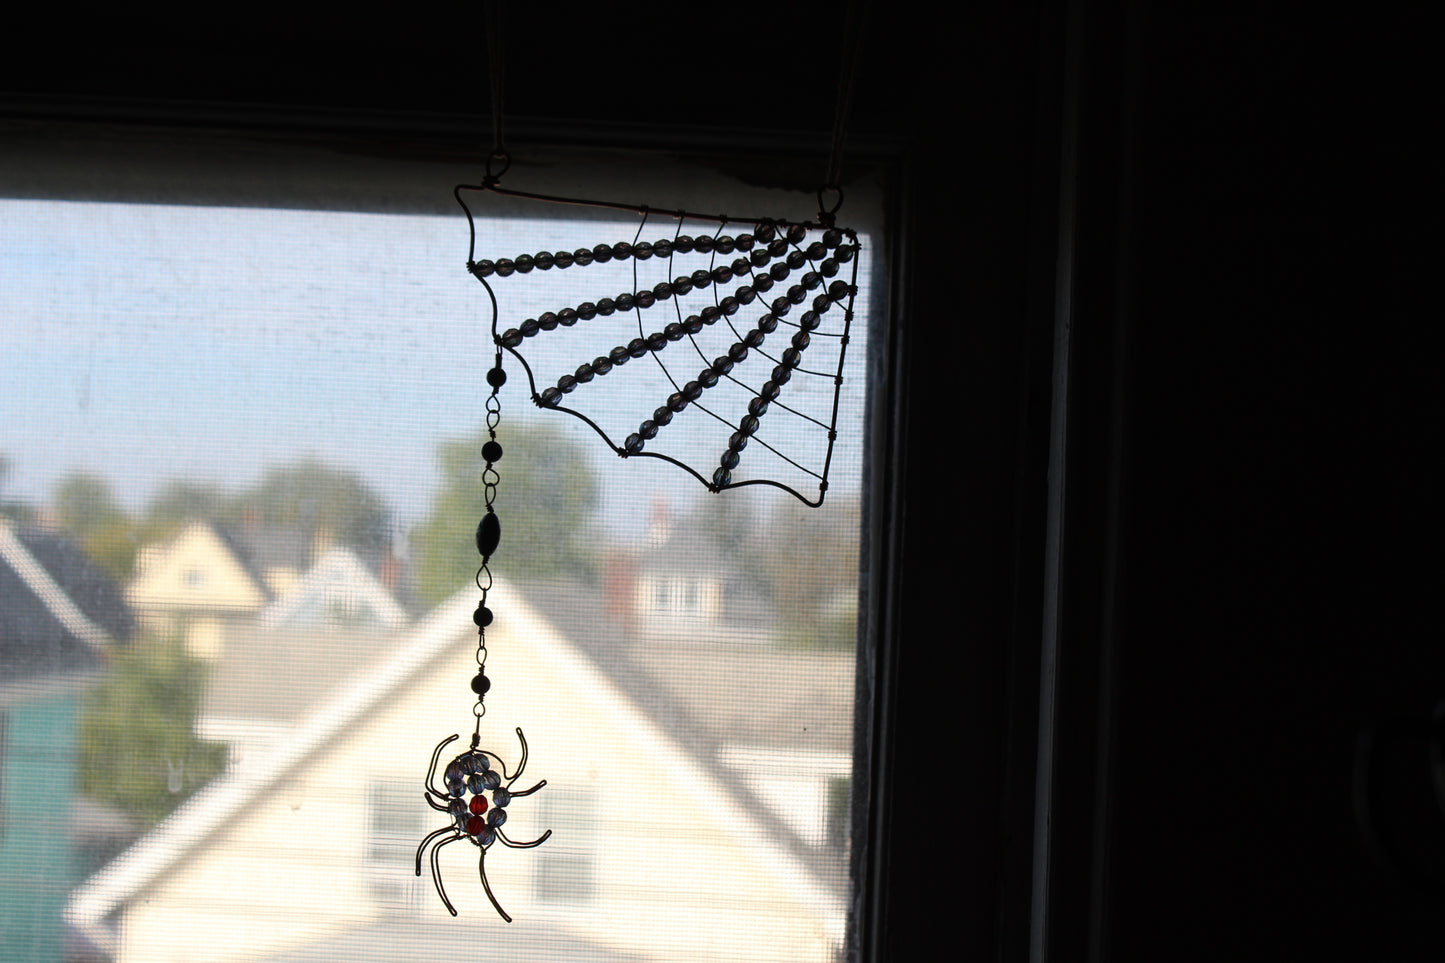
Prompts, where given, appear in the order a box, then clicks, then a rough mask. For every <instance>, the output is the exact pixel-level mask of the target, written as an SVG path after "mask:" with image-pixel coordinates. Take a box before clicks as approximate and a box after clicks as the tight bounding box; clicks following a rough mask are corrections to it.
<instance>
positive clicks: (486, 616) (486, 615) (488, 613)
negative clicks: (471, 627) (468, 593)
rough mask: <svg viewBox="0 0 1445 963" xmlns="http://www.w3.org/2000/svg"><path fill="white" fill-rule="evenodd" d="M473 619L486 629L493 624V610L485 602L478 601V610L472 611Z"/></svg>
mask: <svg viewBox="0 0 1445 963" xmlns="http://www.w3.org/2000/svg"><path fill="white" fill-rule="evenodd" d="M472 621H473V622H474V623H476V625H477V627H478V628H482V629H485V628H486V627H487V626H489V625H491V624H492V610H491V609H489V608H487V607H486V605H485V604H483V603H481V602H478V603H477V610H476V611H475V612H473V613H472Z"/></svg>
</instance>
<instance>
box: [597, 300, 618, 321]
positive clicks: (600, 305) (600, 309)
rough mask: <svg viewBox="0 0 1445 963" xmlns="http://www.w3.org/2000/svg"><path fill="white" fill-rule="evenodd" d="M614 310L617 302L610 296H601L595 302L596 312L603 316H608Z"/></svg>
mask: <svg viewBox="0 0 1445 963" xmlns="http://www.w3.org/2000/svg"><path fill="white" fill-rule="evenodd" d="M616 310H617V302H616V301H614V300H612V299H611V298H603V299H601V300H600V301H598V302H597V313H598V314H600V315H602V316H603V317H604V318H605V317H608V316H609V315H611V314H612V313H613V312H614V311H616Z"/></svg>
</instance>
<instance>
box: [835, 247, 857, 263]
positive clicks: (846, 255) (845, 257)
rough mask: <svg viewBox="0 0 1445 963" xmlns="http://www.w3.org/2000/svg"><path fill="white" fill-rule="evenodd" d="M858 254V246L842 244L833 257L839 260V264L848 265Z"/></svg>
mask: <svg viewBox="0 0 1445 963" xmlns="http://www.w3.org/2000/svg"><path fill="white" fill-rule="evenodd" d="M857 253H858V245H856V244H842V245H839V247H838V250H837V252H836V253H834V255H833V256H834V257H835V258H837V259H838V263H839V264H847V263H848V262H849V261H851V260H853V255H855V254H857Z"/></svg>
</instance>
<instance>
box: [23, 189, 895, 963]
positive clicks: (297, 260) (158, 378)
mask: <svg viewBox="0 0 1445 963" xmlns="http://www.w3.org/2000/svg"><path fill="white" fill-rule="evenodd" d="M256 173H257V174H258V175H259V174H260V173H261V172H260V171H258V172H256ZM271 173H272V175H273V176H275V177H276V178H277V179H278V180H284V179H285V176H286V175H285V172H284V170H283V171H282V172H281V173H276V172H275V170H274V169H271ZM427 173H428V174H434V175H435V179H434V189H435V192H436V194H437V195H438V196H439V197H442V198H444V199H445V200H446V201H447V202H448V203H449V192H450V187H451V184H452V183H453V182H454V181H456V180H458V179H459V177H457V176H453V174H451V173H447V172H442V171H441V169H440V168H438V169H437V170H434V171H429V172H427ZM462 176H465V173H463V175H462ZM711 176H713V177H715V178H717V179H718V182H719V187H718V190H719V191H727V192H731V193H730V195H729V196H730V197H731V198H732V200H733V202H734V203H737V197H738V196H742V197H744V198H748V197H749V196H750V195H749V194H748V193H747V191H746V190H745V189H743V188H740V187H738V186H737V185H736V184H732V183H730V182H728V181H727V179H726V178H721V177H719V176H718V175H711ZM618 182H619V183H622V184H624V185H626V188H627V189H628V191H629V193H632V194H636V193H638V192H639V191H640V190H641V187H640V186H639V185H640V184H645V183H646V182H645V181H634V180H629V179H627V178H625V177H624V178H621V179H620V180H619V181H618ZM692 189H693V190H694V191H697V190H699V189H698V188H696V187H695V186H694V187H693V188H692ZM248 190H250V191H251V192H252V194H251V195H249V196H248V197H247V200H246V203H245V204H244V205H240V204H235V203H229V204H228V203H225V202H224V200H225V199H224V198H222V199H221V200H220V201H218V202H214V203H200V202H199V201H197V199H196V198H195V197H194V196H190V197H187V198H185V199H186V200H187V201H188V202H187V203H174V202H171V203H166V202H165V201H166V200H167V198H166V197H164V196H163V195H164V190H163V189H162V188H157V189H156V191H154V192H153V196H149V197H147V199H146V200H147V202H145V203H138V202H134V201H128V200H125V199H123V198H108V199H100V200H75V199H66V198H64V197H58V196H54V195H55V194H56V193H58V192H56V191H51V192H50V193H51V195H52V196H46V197H21V198H12V199H3V200H0V225H3V229H0V310H3V312H4V323H3V324H0V397H3V398H4V402H3V409H4V414H5V419H4V428H3V434H0V472H3V474H0V512H3V521H0V526H3V528H0V536H3V537H0V591H3V592H4V593H5V598H4V599H3V600H0V608H3V614H0V626H3V632H4V635H3V636H0V658H3V659H4V660H5V663H4V666H3V669H4V679H3V682H0V695H3V700H4V701H3V704H0V720H4V724H5V725H4V730H3V731H4V740H3V743H0V746H3V751H0V769H3V771H0V807H3V812H0V832H3V835H0V887H3V889H4V892H3V894H0V897H3V898H0V914H3V923H4V925H3V927H0V932H3V934H4V935H3V937H0V940H3V943H0V958H4V959H6V960H15V961H27V960H51V959H59V958H61V957H62V956H63V955H64V954H66V953H69V954H70V955H71V956H73V957H75V958H85V959H90V958H100V959H105V958H109V959H115V960H122V961H129V960H145V961H155V960H170V959H175V960H188V961H195V960H287V961H301V960H332V959H348V960H395V959H411V958H419V957H421V956H423V955H432V954H435V956H436V957H438V958H450V957H452V956H454V955H457V954H459V953H462V954H467V955H473V954H479V955H481V956H483V957H485V958H486V959H489V960H493V961H503V960H555V959H569V958H575V959H589V960H643V959H649V960H651V959H655V960H671V961H685V960H686V961H691V960H718V961H721V960H734V959H737V958H738V957H739V955H745V956H746V957H747V958H749V959H751V960H758V961H763V960H778V961H788V963H799V961H808V960H833V959H836V958H838V957H839V955H840V953H842V952H843V945H844V940H845V931H846V927H847V917H846V914H847V907H848V905H849V903H850V898H851V897H850V893H849V882H848V871H847V866H848V850H849V843H848V833H847V830H846V826H847V823H848V817H847V806H848V799H849V790H848V785H849V782H848V781H849V778H850V773H851V770H852V763H851V760H852V757H853V748H854V743H853V728H852V726H853V718H854V709H853V699H854V682H853V673H854V660H855V658H856V655H855V648H854V647H855V623H856V613H857V604H856V600H857V593H858V558H859V547H858V546H859V518H860V510H861V498H862V493H861V489H860V482H861V477H862V466H861V451H862V445H861V428H862V423H863V414H864V412H863V399H864V395H865V384H864V371H865V368H866V365H865V363H864V362H865V354H866V351H867V342H868V324H867V319H868V317H869V304H870V296H871V291H870V290H869V271H868V270H867V269H866V268H865V269H864V270H862V271H861V272H860V278H861V279H862V282H861V283H862V290H861V291H860V297H859V301H858V314H857V317H858V320H857V322H856V323H855V325H854V327H853V339H852V340H853V343H852V346H851V347H850V351H851V352H852V353H853V357H854V362H853V363H852V364H851V365H850V366H849V375H850V380H849V382H848V385H847V387H846V389H845V390H844V392H843V394H842V399H841V408H840V413H839V436H840V441H839V443H838V447H837V450H836V453H835V455H834V462H833V466H832V473H831V479H830V480H831V487H830V490H829V493H828V496H827V501H826V503H825V506H824V507H823V508H821V509H817V510H814V509H808V508H806V507H804V506H802V505H801V504H800V503H798V502H797V501H796V500H795V499H793V498H792V497H791V496H788V495H786V494H785V493H782V492H779V491H776V490H773V489H740V490H735V491H731V492H726V493H723V494H721V495H712V494H709V493H708V492H706V491H705V490H704V489H703V488H702V486H701V485H699V484H698V483H697V482H696V481H695V480H694V479H692V478H691V477H689V476H687V475H685V474H684V473H682V472H681V471H679V470H678V469H676V468H674V467H672V466H669V465H665V464H662V463H656V462H648V461H646V460H643V459H630V460H628V461H626V462H623V461H619V460H618V459H617V458H616V457H615V456H614V455H613V454H612V452H611V451H609V450H608V449H607V448H606V447H605V446H603V445H602V444H601V442H600V441H599V439H598V438H597V437H596V435H595V434H593V433H592V431H591V430H590V429H588V428H587V427H586V426H585V425H582V424H580V423H578V422H575V421H574V420H572V419H569V418H566V417H563V416H560V415H558V414H557V413H554V412H542V411H538V410H537V408H536V407H535V406H534V405H533V404H532V402H531V400H530V398H529V396H528V392H527V386H526V382H525V379H524V378H522V376H521V372H520V370H519V369H518V367H517V365H515V364H514V363H511V364H509V371H510V373H511V375H512V379H511V380H510V381H509V383H508V385H507V386H506V387H505V388H504V389H503V392H502V396H501V401H502V420H501V424H500V426H499V428H498V440H499V441H500V442H501V443H502V445H503V447H504V450H505V455H504V457H503V459H502V461H501V462H500V463H499V471H500V475H501V486H500V495H499V502H498V512H499V515H500V517H501V519H502V523H503V540H502V545H501V548H500V549H499V552H498V554H497V556H496V558H495V559H494V563H493V570H494V572H495V574H496V576H497V584H496V586H495V588H494V589H493V590H492V593H491V596H490V603H491V605H492V607H493V608H494V610H495V611H496V614H497V621H496V623H495V624H494V626H493V627H492V628H491V629H489V631H488V643H489V648H490V652H491V654H490V657H489V661H488V674H489V675H490V676H491V677H492V679H493V683H494V687H493V690H492V692H491V693H490V694H489V695H488V698H487V714H486V716H485V718H484V719H483V720H482V746H483V748H487V749H489V750H491V751H494V752H496V753H497V754H498V755H500V756H501V757H502V758H504V759H506V760H508V762H509V763H515V761H516V760H517V759H518V757H519V754H520V746H519V744H518V740H517V737H516V729H517V727H521V728H522V729H523V730H524V731H525V733H526V737H527V740H528V743H529V747H530V755H529V758H528V761H527V771H526V774H525V775H524V776H523V779H522V783H525V784H527V785H530V784H531V783H532V782H533V781H536V780H541V779H545V780H546V781H547V785H546V787H544V788H543V789H541V790H540V791H539V792H538V793H536V794H534V795H532V796H528V797H524V798H519V799H517V800H516V801H515V802H514V803H513V805H512V806H511V807H510V810H509V813H510V821H509V822H508V823H507V830H508V831H509V834H510V836H511V837H512V838H513V839H530V838H534V837H536V836H538V835H540V834H541V833H542V832H543V831H544V830H546V829H551V830H552V832H553V836H552V837H551V838H550V839H549V840H548V841H547V842H546V843H545V844H543V845H542V846H540V847H538V848H537V849H532V850H511V849H506V848H503V847H500V846H494V847H493V848H492V849H491V850H489V851H488V852H487V854H486V872H487V876H488V879H489V881H490V883H491V886H492V889H493V891H494V892H495V893H496V894H497V898H498V900H499V901H500V902H501V903H502V905H503V906H504V907H505V908H506V909H507V911H508V912H509V913H510V914H511V915H512V916H513V917H514V919H515V922H514V923H512V924H510V925H509V924H506V923H504V922H502V920H501V919H499V918H498V916H497V915H496V913H495V912H494V911H493V910H492V908H491V906H490V905H489V904H488V902H487V899H486V896H485V894H484V892H483V890H482V887H481V885H480V881H479V879H478V856H479V854H478V851H477V849H476V848H475V847H473V846H471V845H470V844H469V843H466V842H465V841H463V842H460V843H458V844H456V845H450V846H448V847H446V848H444V849H443V850H442V851H441V855H440V865H441V872H442V877H443V880H444V882H445V884H446V888H447V893H448V895H449V896H450V898H451V899H452V901H453V902H454V903H455V905H456V907H457V909H458V911H459V914H460V915H459V917H458V918H456V919H452V918H451V917H449V916H448V914H447V913H446V911H445V910H444V909H443V907H442V905H441V903H440V901H439V900H438V899H437V898H436V894H435V892H434V891H433V890H432V886H431V880H430V874H429V872H428V871H427V869H426V867H425V865H424V866H423V876H422V878H421V879H420V880H418V879H417V877H416V875H415V873H414V854H415V847H416V844H417V843H419V842H420V841H421V837H422V836H423V835H424V834H425V833H427V832H429V831H431V830H432V829H435V828H440V826H442V825H443V824H444V822H445V819H444V817H443V814H440V813H436V812H433V811H432V810H431V809H429V808H428V807H427V806H426V805H425V803H424V801H423V798H422V788H423V780H424V777H425V774H426V768H427V762H428V759H429V757H430V754H431V751H432V748H433V747H434V746H435V745H436V743H437V741H438V740H439V739H441V738H442V737H444V736H447V735H450V734H451V733H454V732H460V733H462V739H463V741H465V739H466V738H467V736H468V735H469V732H468V730H469V729H470V726H471V723H472V716H471V708H470V707H471V703H472V694H471V692H470V690H469V688H468V681H469V679H470V677H471V675H472V674H474V671H475V668H474V664H473V661H472V660H473V648H474V643H475V634H474V629H473V627H472V625H471V617H470V616H471V610H472V608H473V607H474V605H475V603H476V597H477V592H476V590H475V588H474V587H472V586H470V585H469V581H470V579H471V577H472V575H473V572H474V570H475V565H476V555H475V549H474V546H473V544H472V541H473V535H472V532H473V529H474V526H475V525H476V522H477V520H478V518H479V517H480V513H481V510H482V491H481V482H480V468H481V461H480V456H479V452H478V450H479V447H480V442H481V439H482V438H483V434H482V429H483V418H484V408H483V401H484V399H485V397H486V393H487V391H488V389H487V387H486V384H485V380H484V375H485V372H486V370H487V368H489V367H490V366H491V363H492V356H493V350H494V349H493V348H492V346H491V338H490V330H489V322H490V310H489V307H488V303H487V301H486V297H485V292H484V291H483V290H482V288H481V286H480V285H478V284H477V283H476V282H475V281H474V280H473V279H472V278H470V277H468V276H467V274H466V272H465V269H464V268H465V255H466V247H465V244H466V223H465V220H464V219H463V218H462V216H461V214H460V212H457V213H456V214H449V213H442V212H438V211H430V210H429V211H426V212H424V213H408V212H406V211H404V210H391V211H386V212H377V211H375V210H372V211H364V210H363V211H354V210H345V209H330V210H316V209H305V205H304V203H303V204H298V203H297V202H296V201H295V197H296V196H297V194H298V192H299V193H301V194H304V190H302V189H301V188H296V187H295V186H294V185H292V186H290V187H288V188H287V190H289V191H290V192H291V193H290V194H289V195H287V196H288V197H290V198H291V200H290V202H289V203H288V204H286V205H280V206H275V207H271V206H267V205H266V204H265V203H262V202H261V201H263V200H264V197H262V198H260V199H258V198H257V197H256V196H254V194H255V191H256V190H257V189H256V188H255V187H254V184H253V185H252V186H251V187H249V188H248ZM262 193H263V194H264V191H263V192H262ZM702 196H704V197H705V196H707V195H706V192H705V191H704V192H703V194H702ZM627 199H630V198H627ZM809 200H810V198H808V197H807V196H806V195H768V194H767V193H765V192H759V193H758V195H757V196H756V197H752V201H754V202H755V203H751V204H749V205H748V206H749V207H751V208H752V209H754V210H758V211H759V212H760V213H767V212H769V211H770V210H776V211H777V213H778V214H779V215H780V216H792V217H796V218H803V217H807V216H809V215H810V213H811V210H810V206H809V203H808V202H809ZM780 203H782V204H784V205H785V206H784V207H783V209H782V210H777V208H776V205H777V204H780ZM769 205H774V206H773V207H772V208H770V207H769ZM331 206H333V207H342V208H344V206H345V205H344V204H343V205H331ZM401 206H403V207H404V206H405V205H401ZM442 210H444V208H442ZM654 225H655V229H656V231H657V232H658V233H659V236H665V235H669V234H670V233H671V232H673V231H674V230H675V229H676V226H675V224H673V225H668V224H667V223H666V222H663V221H655V222H654ZM478 229H479V241H480V244H481V247H480V248H479V251H480V252H481V254H486V255H489V256H493V257H495V256H509V257H510V256H515V255H516V254H518V253H530V252H536V251H541V250H573V249H575V248H579V247H583V246H586V247H591V246H592V245H594V244H597V243H599V242H604V241H617V240H628V241H630V240H632V239H633V237H634V236H635V232H636V230H637V222H636V221H635V220H632V221H629V220H626V219H620V220H614V221H598V220H576V219H572V220H569V219H568V218H567V217H566V216H565V215H564V214H562V213H560V212H559V211H557V210H555V209H551V210H549V209H546V208H539V209H536V210H532V211H521V210H515V209H508V210H506V211H504V212H502V215H501V216H498V215H495V214H494V213H491V212H488V211H487V210H485V209H483V210H482V211H481V213H480V218H479V221H478ZM649 230H651V228H649ZM872 244H873V240H872V238H871V237H867V236H865V238H864V257H865V258H868V257H870V256H871V252H872ZM868 263H871V261H870V262H868ZM589 277H590V276H589V275H588V274H587V272H585V271H582V270H574V271H573V272H572V273H571V274H569V275H565V276H563V275H560V274H559V276H558V277H556V278H554V279H553V280H554V281H556V282H557V284H556V285H555V286H554V287H552V288H551V289H549V290H545V291H541V292H540V293H537V292H531V291H528V292H525V293H520V294H519V296H518V299H516V300H514V301H513V302H512V303H509V301H508V294H507V292H506V285H505V284H498V285H497V287H498V291H499V295H500V296H501V297H502V300H503V310H504V312H505V313H504V320H503V326H504V327H505V326H507V320H506V319H507V317H508V315H510V316H511V317H512V319H513V320H512V321H511V324H516V323H517V321H518V320H520V319H521V318H523V317H527V316H533V315H535V314H536V313H537V312H538V311H540V310H545V309H548V308H551V309H555V308H556V307H558V306H562V305H568V304H577V303H579V302H580V301H583V300H588V299H592V300H595V299H596V297H597V295H598V293H599V292H598V291H597V290H596V288H594V287H591V286H589ZM629 283H630V282H629ZM619 290H621V289H619ZM614 293H615V292H614ZM609 346H610V345H607V346H604V347H603V349H602V350H599V351H598V352H597V353H603V351H605V348H606V347H609ZM531 347H532V346H531V345H529V346H528V348H529V349H531ZM536 350H538V351H539V352H543V353H545V351H546V350H547V349H546V348H545V346H544V345H543V344H542V343H541V341H540V340H539V341H538V345H537V349H536ZM686 367H687V366H684V371H686ZM692 367H696V365H693V366H692ZM618 374H619V375H620V376H618V377H610V378H609V383H608V384H607V385H606V386H605V387H606V390H607V391H608V392H610V393H612V395H613V397H615V398H616V401H615V404H617V405H619V406H630V407H631V408H633V409H638V410H643V411H646V410H649V409H650V407H651V406H653V405H655V404H657V403H660V402H652V401H649V400H648V398H646V397H640V396H639V397H633V396H632V395H633V394H635V393H636V392H638V391H640V390H641V389H640V388H639V389H632V388H630V387H629V383H628V381H627V378H626V374H627V372H626V371H621V372H619V373H618ZM539 387H540V386H539ZM685 420H686V419H679V424H678V425H677V426H675V427H674V428H672V429H670V430H678V431H682V432H685V431H687V430H688V429H687V425H686V424H683V423H682V422H684V421H685ZM770 427H772V430H773V434H772V436H771V437H772V438H773V439H774V441H776V442H777V443H778V444H780V445H782V444H793V443H795V444H796V447H799V448H802V449H803V450H805V451H807V450H808V448H809V446H816V445H817V444H818V434H817V432H816V431H815V430H814V428H815V427H816V426H809V425H805V424H803V423H801V422H800V423H798V424H796V425H788V424H786V423H785V422H784V421H783V419H782V418H778V419H776V420H775V422H774V425H773V426H770ZM792 434H796V437H795V438H792V437H790V435H792ZM522 783H519V786H520V785H521V784H522Z"/></svg>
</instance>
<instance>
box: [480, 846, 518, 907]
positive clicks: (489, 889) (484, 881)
mask: <svg viewBox="0 0 1445 963" xmlns="http://www.w3.org/2000/svg"><path fill="white" fill-rule="evenodd" d="M477 872H478V873H479V874H481V877H482V889H484V890H486V891H487V899H489V900H491V901H492V905H493V906H494V907H496V909H497V913H498V914H500V915H501V917H502V919H504V920H506V921H507V922H508V923H510V922H512V918H511V917H510V916H508V915H507V911H506V910H504V909H502V904H501V903H498V902H497V898H496V897H495V896H493V895H492V884H491V883H489V882H487V851H486V850H485V849H484V850H482V855H481V858H480V859H478V860H477Z"/></svg>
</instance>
